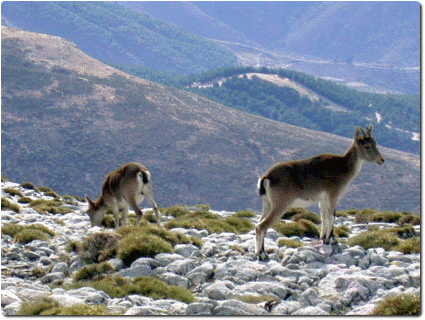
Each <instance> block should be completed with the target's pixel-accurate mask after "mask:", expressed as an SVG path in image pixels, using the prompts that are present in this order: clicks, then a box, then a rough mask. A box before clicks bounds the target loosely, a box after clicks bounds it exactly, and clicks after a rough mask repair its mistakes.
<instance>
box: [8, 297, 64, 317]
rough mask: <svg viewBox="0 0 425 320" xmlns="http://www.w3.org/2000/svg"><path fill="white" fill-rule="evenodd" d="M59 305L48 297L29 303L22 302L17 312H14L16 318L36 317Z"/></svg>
mask: <svg viewBox="0 0 425 320" xmlns="http://www.w3.org/2000/svg"><path fill="white" fill-rule="evenodd" d="M59 306H60V304H59V303H58V302H57V301H56V300H54V299H53V298H50V297H42V298H36V299H35V300H31V301H24V302H22V304H21V306H20V308H19V310H18V311H17V312H16V315H17V316H38V315H40V314H41V313H42V312H43V311H46V310H49V309H52V308H57V307H59Z"/></svg>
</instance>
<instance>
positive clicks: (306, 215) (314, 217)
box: [291, 210, 322, 224]
mask: <svg viewBox="0 0 425 320" xmlns="http://www.w3.org/2000/svg"><path fill="white" fill-rule="evenodd" d="M301 219H305V220H310V221H311V222H313V223H314V224H320V223H321V221H322V219H321V218H320V216H319V215H318V214H316V213H314V212H310V211H307V210H305V211H302V212H298V213H296V214H294V215H293V216H292V217H291V220H293V221H300V220H301Z"/></svg>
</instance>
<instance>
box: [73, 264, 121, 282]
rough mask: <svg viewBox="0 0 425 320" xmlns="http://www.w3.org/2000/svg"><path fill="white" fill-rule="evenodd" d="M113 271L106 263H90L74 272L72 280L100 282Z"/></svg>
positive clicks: (110, 265) (111, 266) (112, 267)
mask: <svg viewBox="0 0 425 320" xmlns="http://www.w3.org/2000/svg"><path fill="white" fill-rule="evenodd" d="M113 271H115V267H114V266H113V265H112V264H111V263H110V262H108V261H106V262H101V263H92V264H89V265H86V266H84V267H82V268H81V269H80V270H78V271H77V272H75V274H74V276H73V280H74V281H80V280H101V279H103V278H104V277H106V275H108V274H110V273H112V272H113Z"/></svg>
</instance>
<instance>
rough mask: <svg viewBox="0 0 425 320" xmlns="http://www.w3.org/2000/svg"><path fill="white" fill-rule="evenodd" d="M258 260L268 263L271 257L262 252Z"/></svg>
mask: <svg viewBox="0 0 425 320" xmlns="http://www.w3.org/2000/svg"><path fill="white" fill-rule="evenodd" d="M258 259H259V260H260V261H266V260H269V255H268V254H267V253H266V252H265V251H262V252H260V253H259V254H258Z"/></svg>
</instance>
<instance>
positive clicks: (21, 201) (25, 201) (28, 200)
mask: <svg viewBox="0 0 425 320" xmlns="http://www.w3.org/2000/svg"><path fill="white" fill-rule="evenodd" d="M31 201H32V199H31V198H30V197H22V198H19V199H18V203H30V202H31Z"/></svg>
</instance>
